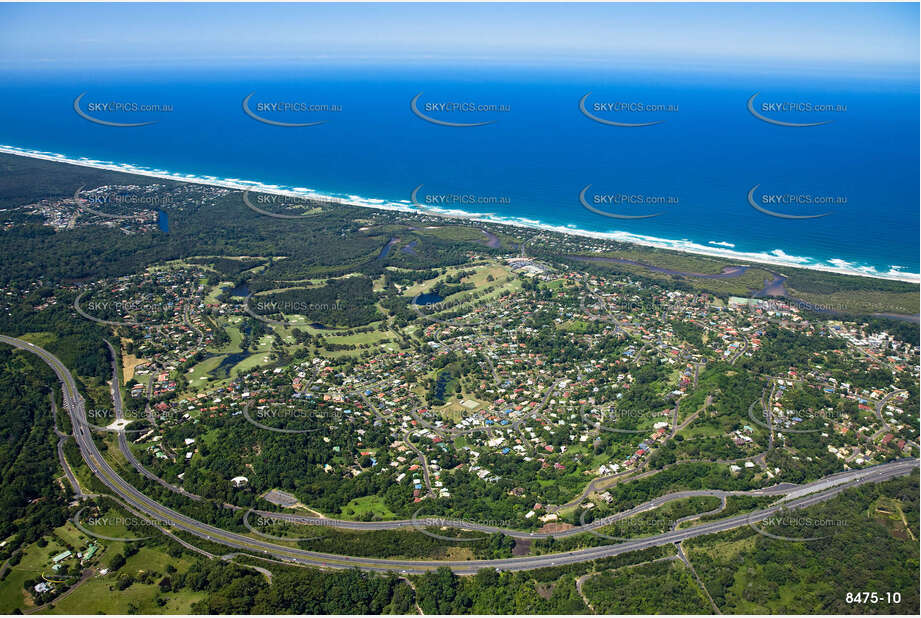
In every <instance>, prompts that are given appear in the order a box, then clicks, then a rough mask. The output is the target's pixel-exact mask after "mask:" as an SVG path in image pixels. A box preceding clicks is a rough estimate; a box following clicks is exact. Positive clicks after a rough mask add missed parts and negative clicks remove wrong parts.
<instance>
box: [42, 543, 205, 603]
mask: <svg viewBox="0 0 921 618" xmlns="http://www.w3.org/2000/svg"><path fill="white" fill-rule="evenodd" d="M113 555H114V554H113ZM108 557H109V558H110V557H111V556H108ZM103 562H105V561H103ZM167 564H172V565H173V566H175V567H176V568H177V570H178V571H180V572H183V571H185V570H187V569H188V568H189V565H190V562H189V561H188V560H187V559H185V558H183V559H179V560H177V559H175V558H172V557H170V556H168V555H167V554H165V553H163V552H162V551H160V550H159V549H155V548H147V547H142V548H141V549H140V550H139V551H138V553H136V554H135V555H133V556H131V557H130V558H128V559H127V561H126V563H125V565H124V566H123V567H122V568H121V569H119V570H118V572H117V573H109V574H107V575H104V576H100V575H96V576H95V577H93V578H91V579H89V580H87V581H86V582H84V583H83V584H82V585H81V586H80V587H79V588H77V590H76V591H74V593H73V594H71V595H70V596H68V597H67V598H66V599H63V600H62V601H60V602H58V603H55V607H54V608H52V609H49V610H46V611H43V612H40V613H46V614H99V613H103V614H188V613H191V610H192V605H193V604H194V603H195V602H196V601H199V600H201V599H203V598H204V597H205V595H206V593H204V592H193V591H190V590H187V589H184V590H181V591H179V592H168V593H165V594H164V593H161V592H160V587H159V585H158V584H157V582H159V581H160V580H161V579H162V578H163V576H164V575H166V565H167ZM145 571H146V572H151V571H156V572H157V573H158V575H157V577H155V578H154V579H153V583H150V584H140V583H134V584H131V586H129V587H128V588H126V589H125V590H118V588H117V587H116V586H115V583H116V579H117V576H118V574H119V573H129V574H131V575H133V576H135V577H136V578H137V577H139V576H140V575H142V574H143V572H145ZM158 598H162V599H164V600H165V601H166V604H165V605H163V606H160V605H158V604H157V599H158Z"/></svg>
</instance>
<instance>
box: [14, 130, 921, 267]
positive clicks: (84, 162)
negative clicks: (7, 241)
mask: <svg viewBox="0 0 921 618" xmlns="http://www.w3.org/2000/svg"><path fill="white" fill-rule="evenodd" d="M0 153H4V154H9V155H14V156H21V157H28V158H32V159H39V160H43V161H51V162H54V163H65V164H70V165H78V166H81V167H89V168H93V169H100V170H106V171H111V172H121V173H126V174H134V175H137V176H146V177H149V178H157V179H160V180H172V181H175V182H186V183H191V184H200V185H210V186H216V187H222V188H225V189H234V190H239V191H245V190H250V191H257V192H260V193H265V194H270V195H280V196H285V197H300V198H310V199H315V200H317V201H326V202H332V203H337V204H342V205H343V206H354V207H359V208H376V209H378V210H392V211H399V212H406V213H417V214H418V213H420V212H423V211H421V210H420V209H418V208H416V207H414V206H413V204H412V202H411V201H409V200H399V201H388V200H383V199H376V198H365V197H362V196H359V195H346V196H335V195H329V194H322V193H317V192H315V191H312V190H310V189H307V188H303V187H282V186H280V185H271V184H265V183H261V182H258V181H253V180H243V179H238V178H218V177H216V176H200V175H196V174H180V173H175V172H169V171H166V170H157V169H150V168H145V167H139V166H135V165H132V164H130V163H115V162H110V161H98V160H95V159H89V158H87V157H80V158H73V157H68V156H66V155H63V154H59V153H53V152H45V151H39V150H29V149H26V148H18V147H16V146H7V145H2V144H0ZM428 210H430V211H435V212H437V214H438V215H441V216H444V217H446V218H455V219H463V220H467V221H477V222H480V223H490V224H495V225H508V226H513V227H519V228H525V229H530V230H538V231H544V232H555V233H560V234H567V235H570V236H578V237H582V238H592V239H595V240H607V241H615V242H622V243H627V244H633V245H638V246H642V247H648V248H655V249H664V250H669V251H676V252H679V253H687V254H692V255H702V256H706V257H715V258H720V259H724V260H732V261H734V262H750V263H752V264H762V265H765V266H772V267H786V268H802V269H805V270H814V271H819V272H827V273H832V274H837V275H849V276H854V277H867V278H871V279H882V280H885V281H901V282H904V283H913V284H921V273H910V272H902V271H900V270H896V269H894V268H892V267H890V268H892V269H891V270H890V271H889V272H888V273H881V272H879V271H877V270H876V268H874V267H869V266H854V265H853V263H851V262H847V261H845V260H841V259H832V260H828V262H830V264H821V263H820V264H815V263H806V262H810V261H813V260H812V259H811V258H805V257H798V256H792V255H788V254H786V253H784V252H783V251H782V250H779V249H775V250H773V251H770V252H769V253H758V252H745V251H735V250H734V248H728V246H729V245H731V243H728V242H724V241H708V244H709V245H710V246H706V245H701V244H698V243H694V242H691V241H688V240H671V239H665V238H657V237H653V236H644V235H641V234H633V233H630V232H594V231H591V230H583V229H579V228H575V227H568V226H565V225H551V224H548V223H544V222H542V221H537V220H533V219H526V218H520V217H501V216H496V215H483V214H482V213H478V214H472V213H468V212H466V211H462V210H451V209H428ZM429 214H431V212H430V213H429ZM836 262H837V264H836ZM870 270H872V271H873V272H869V271H870Z"/></svg>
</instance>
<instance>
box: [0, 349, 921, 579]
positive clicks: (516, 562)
mask: <svg viewBox="0 0 921 618" xmlns="http://www.w3.org/2000/svg"><path fill="white" fill-rule="evenodd" d="M0 342H2V343H6V344H8V345H11V346H13V347H16V348H19V349H21V350H25V351H28V352H31V353H33V354H36V355H37V356H39V357H40V358H41V359H42V360H43V361H44V362H45V363H47V364H48V365H49V366H50V367H51V369H52V370H53V371H54V372H55V374H56V375H57V376H58V379H59V380H60V381H61V384H62V392H63V396H64V404H65V407H66V409H67V411H68V413H69V414H70V417H71V421H72V424H73V428H74V438H75V439H76V441H77V445H78V446H79V448H80V453H81V455H82V457H83V459H84V461H85V462H86V464H87V465H88V466H89V468H90V470H91V471H92V472H93V474H95V475H96V476H97V477H98V478H99V479H100V481H101V482H102V483H103V484H105V485H106V486H107V487H108V488H109V489H111V490H112V492H114V494H115V495H116V496H117V497H118V498H120V499H122V500H124V501H125V502H126V503H127V504H128V505H130V507H131V508H133V509H135V510H137V511H140V512H142V513H143V514H144V515H145V516H147V517H149V518H150V519H151V520H152V522H153V523H155V524H159V525H162V526H164V527H167V526H168V527H170V528H173V529H176V530H182V531H185V532H187V533H190V534H192V535H194V536H197V537H199V538H202V539H205V540H208V541H212V542H215V543H220V544H222V545H226V546H228V547H231V548H234V549H237V550H241V551H249V552H253V553H255V554H256V555H264V556H269V557H272V558H277V559H280V560H285V561H288V562H293V563H297V564H304V565H310V566H314V567H326V568H351V567H358V568H360V569H363V570H367V571H379V572H387V571H400V572H405V573H424V572H428V571H431V570H433V569H436V568H438V567H442V566H447V567H449V568H451V569H452V570H453V571H455V572H456V573H458V574H474V573H476V572H477V571H479V570H480V569H483V568H494V569H499V570H507V571H520V570H528V569H537V568H543V567H548V566H560V565H564V564H573V563H580V562H587V561H591V560H596V559H599V558H606V557H610V556H616V555H619V554H623V553H627V552H631V551H636V550H641V549H647V548H649V547H656V546H661V545H667V544H671V543H680V542H681V541H683V540H686V539H689V538H693V537H697V536H701V535H707V534H713V533H716V532H722V531H725V530H731V529H734V528H740V527H743V526H747V525H750V523H752V522H759V521H763V520H764V519H767V518H769V517H771V516H772V515H774V514H775V513H777V512H778V511H780V510H781V509H782V508H787V509H799V508H805V507H808V506H811V505H813V504H818V503H820V502H822V501H824V500H828V499H829V498H832V497H833V496H835V495H837V494H838V493H840V492H841V491H843V490H845V489H847V488H849V487H853V486H855V485H859V484H862V483H867V482H879V481H884V480H887V479H891V478H895V477H899V476H903V475H906V474H910V473H911V472H912V471H914V470H915V469H917V468H918V463H919V462H918V460H916V459H909V460H898V461H893V462H890V463H887V464H883V465H880V466H875V467H872V468H865V469H861V470H849V471H847V472H842V473H838V474H835V475H832V476H830V477H826V478H825V479H821V480H820V481H817V482H816V483H811V484H809V485H804V486H801V487H797V488H796V489H795V490H794V491H792V492H791V491H787V490H788V489H789V487H788V486H778V488H776V490H778V491H781V492H782V493H784V495H785V499H784V501H783V502H782V503H781V504H775V505H772V506H769V507H767V508H764V509H761V510H758V511H754V512H751V513H747V514H741V515H736V516H733V517H729V518H726V519H722V520H718V521H712V522H707V523H704V524H701V525H698V526H695V527H692V528H687V529H682V530H671V531H668V532H665V533H662V534H657V535H654V536H650V537H644V538H639V539H632V540H630V541H625V542H623V543H619V544H617V545H603V546H599V547H590V548H586V549H579V550H574V551H569V552H563V553H556V554H547V555H541V556H522V557H516V558H503V559H496V560H440V561H435V560H430V561H427V560H399V559H380V558H365V557H354V556H343V555H337V554H330V553H323V552H314V551H307V550H302V549H295V548H291V547H286V546H284V545H279V544H276V543H270V542H266V541H263V540H259V539H254V538H251V537H248V536H245V535H242V534H238V533H235V532H229V531H226V530H222V529H220V528H217V527H215V526H212V525H210V524H206V523H203V522H200V521H198V520H196V519H193V518H192V517H189V516H187V515H184V514H183V513H180V512H178V511H175V510H173V509H170V508H168V507H166V506H163V505H161V504H159V503H157V502H156V501H154V500H153V499H151V498H150V497H148V496H146V495H145V494H143V493H142V492H140V491H139V490H138V489H136V488H135V487H133V486H132V485H131V484H130V483H128V482H126V481H125V480H124V479H123V478H122V477H121V476H120V475H119V474H118V473H117V472H116V471H115V470H114V469H113V468H112V467H111V466H110V465H109V463H108V462H107V461H106V460H105V458H104V457H103V456H102V454H101V453H100V451H99V449H98V447H97V446H96V443H95V442H94V441H93V438H92V435H91V429H90V427H89V425H88V423H87V419H86V409H85V401H84V399H83V397H82V396H81V395H80V393H79V392H78V390H77V385H76V382H75V380H74V378H73V375H72V374H71V373H70V371H69V370H68V369H67V367H65V366H64V364H63V363H62V362H61V361H60V360H59V359H58V358H57V357H56V356H54V355H52V354H51V353H50V352H48V351H47V350H45V349H43V348H40V347H38V346H36V345H34V344H32V343H29V342H27V341H23V340H22V339H16V338H13V337H8V336H5V335H0ZM794 487H795V486H794ZM758 491H760V492H762V495H768V494H767V492H769V491H771V490H770V489H765V490H756V491H753V492H752V494H754V495H758ZM663 498H664V497H663ZM356 523H357V522H356ZM381 523H386V522H366V526H365V529H375V526H378V525H380V524H381ZM326 525H329V524H328V521H327V524H326Z"/></svg>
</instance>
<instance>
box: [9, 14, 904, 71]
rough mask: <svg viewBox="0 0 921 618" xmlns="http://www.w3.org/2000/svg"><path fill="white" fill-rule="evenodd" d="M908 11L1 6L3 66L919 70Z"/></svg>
mask: <svg viewBox="0 0 921 618" xmlns="http://www.w3.org/2000/svg"><path fill="white" fill-rule="evenodd" d="M918 17H919V7H918V5H917V4H844V3H842V4H825V3H822V4H758V5H751V4H747V5H746V4H709V5H703V4H609V5H597V4H581V5H573V4H531V5H522V4H427V5H420V4H402V5H400V4H337V5H322V4H306V5H304V4H301V5H291V4H273V5H267V4H223V5H214V4H158V5H153V4H0V68H14V67H24V66H26V65H33V66H35V65H36V64H38V63H40V64H42V65H44V66H56V65H67V64H75V63H76V64H86V65H91V64H94V63H98V64H105V65H107V66H109V65H119V64H126V65H131V64H137V63H145V64H146V63H154V64H160V65H169V64H175V63H188V62H192V63H199V64H200V63H206V64H207V63H215V64H224V65H227V64H234V63H247V62H263V61H269V62H273V61H284V62H291V61H295V62H297V61H305V62H307V61H312V62H315V61H317V60H320V59H326V60H327V61H339V60H343V61H348V60H349V59H353V60H354V59H359V58H364V59H368V58H377V59H382V60H399V59H405V58H414V59H416V60H419V59H425V58H432V59H435V58H447V59H452V60H464V59H473V58H485V59H489V60H492V61H499V62H503V61H509V62H511V61H518V60H522V59H532V60H535V59H541V58H564V57H565V58H570V59H575V58H586V59H591V58H594V59H596V60H597V59H599V58H601V59H604V58H609V57H617V58H621V59H623V58H625V57H629V58H635V59H638V60H642V59H646V60H649V61H659V62H662V61H669V60H671V59H681V60H683V61H688V60H693V59H701V60H721V61H734V62H765V61H768V62H772V63H780V64H784V63H812V64H823V63H831V64H842V63H843V64H852V63H859V64H888V65H902V66H905V65H916V64H917V63H918V45H919V40H918Z"/></svg>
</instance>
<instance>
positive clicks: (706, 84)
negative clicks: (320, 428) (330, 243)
mask: <svg viewBox="0 0 921 618" xmlns="http://www.w3.org/2000/svg"><path fill="white" fill-rule="evenodd" d="M0 83H2V86H0V92H2V94H3V96H2V97H0V144H2V145H7V146H15V147H20V148H27V149H35V150H41V151H46V152H55V153H61V154H64V155H66V156H68V157H74V158H76V157H88V158H91V159H99V160H104V161H112V162H119V163H130V164H134V165H138V166H144V167H148V168H153V169H162V170H168V171H170V172H174V173H184V174H195V175H199V176H215V177H219V178H232V179H246V180H255V181H259V182H262V183H266V184H271V185H280V186H285V187H302V188H309V189H311V190H314V191H318V192H321V193H327V194H331V195H337V196H361V197H362V198H373V199H381V200H386V201H388V202H406V201H408V200H409V199H410V195H411V194H412V192H413V190H414V189H415V188H417V187H419V185H422V188H421V189H419V191H418V192H417V198H418V200H419V201H424V200H425V199H426V197H428V198H432V197H433V196H441V195H465V196H472V197H473V198H475V199H480V198H482V199H485V200H486V201H487V202H489V203H487V204H465V205H459V204H451V205H450V207H452V208H460V209H463V210H467V211H470V212H477V213H481V214H490V215H493V216H494V217H496V218H499V219H504V220H519V221H520V220H523V221H529V222H539V223H541V224H545V225H548V226H558V227H560V228H566V227H568V228H578V229H582V230H589V231H593V232H626V233H628V234H630V235H634V236H635V237H644V238H646V239H647V240H652V239H662V240H670V241H683V242H677V243H671V244H672V246H676V247H681V246H689V247H690V246H692V245H693V246H695V247H697V248H698V249H703V248H706V249H712V250H718V249H721V248H722V249H727V250H731V251H734V252H738V253H739V254H740V255H739V256H738V259H739V261H742V262H745V261H748V259H753V254H758V255H765V256H773V257H775V258H776V257H781V258H787V259H789V260H790V263H791V264H793V263H800V264H803V265H812V266H829V265H832V266H838V267H841V268H844V269H847V270H851V271H862V272H865V273H869V274H885V273H889V272H890V271H891V270H892V268H893V267H901V270H902V271H903V272H906V273H918V272H919V270H921V269H919V238H918V230H919V191H918V168H919V156H918V147H917V136H918V130H919V125H918V106H919V90H918V80H917V76H916V75H914V76H911V77H905V76H904V75H885V74H878V73H877V72H874V71H870V70H867V71H864V72H854V73H853V74H843V73H841V72H837V73H821V72H816V73H809V74H807V73H805V72H803V73H800V74H784V73H780V72H768V71H754V70H749V71H747V72H745V71H740V70H737V71H734V72H729V71H725V72H715V71H703V70H701V71H697V72H694V71H681V72H679V71H667V70H657V71H650V70H643V71H640V70H630V69H625V68H618V67H613V66H608V65H603V64H597V65H587V66H581V67H579V68H572V69H562V68H550V67H547V68H538V67H514V68H513V67H504V68H488V69H486V68H471V67H462V66H442V67H438V68H432V67H421V66H403V67H399V68H397V67H387V66H365V67H354V66H353V67H326V68H304V69H297V70H295V69H271V70H268V69H264V68H260V69H254V68H250V69H238V70H233V71H231V70H219V69H209V70H204V69H187V70H182V71H176V72H166V71H153V72H152V71H146V70H145V71H140V70H138V71H123V72H119V73H113V72H109V73H106V74H104V75H102V76H98V75H95V74H91V73H80V72H76V71H72V72H55V73H52V72H38V73H33V74H28V75H26V74H21V73H7V74H0ZM82 92H86V93H87V94H86V95H85V96H84V98H83V100H82V101H81V103H82V107H81V109H84V110H87V109H88V105H89V104H91V103H94V102H96V103H98V102H104V101H123V102H138V103H160V104H167V105H171V106H172V108H173V111H171V112H157V113H153V112H148V113H142V112H134V113H116V114H113V113H109V112H104V111H98V112H89V113H91V114H94V115H95V117H99V118H104V119H107V120H111V121H118V122H137V121H146V120H158V121H159V122H157V123H156V124H153V125H149V126H144V127H133V128H122V127H109V126H100V125H98V124H94V123H92V122H89V121H87V120H85V119H84V118H81V117H80V116H78V115H77V114H76V113H75V111H74V109H73V104H74V99H75V97H76V96H77V95H79V94H80V93H82ZM253 92H254V93H255V94H254V96H253V98H252V99H251V103H250V105H251V108H255V106H256V105H257V103H259V102H274V101H287V102H309V103H313V104H328V105H334V106H338V107H340V108H341V111H330V112H309V113H272V112H270V111H265V112H263V113H262V114H261V115H262V116H263V117H265V118H268V119H274V120H278V121H283V122H310V121H318V120H324V121H325V122H324V123H323V124H320V125H317V126H310V127H296V128H290V127H278V126H271V125H268V124H263V123H261V122H258V121H256V120H253V119H252V118H250V117H248V116H247V115H246V114H244V113H243V110H242V107H241V103H242V100H243V99H244V97H246V96H247V95H248V94H250V93H253ZM420 92H421V93H423V94H422V96H421V97H420V99H419V103H418V104H419V107H420V108H422V109H425V104H426V103H435V102H473V103H476V104H494V105H498V106H502V107H503V108H505V109H507V110H508V111H489V112H450V113H449V112H439V111H437V110H434V111H430V112H426V113H428V114H429V115H430V116H432V117H434V118H436V119H441V120H446V121H451V122H482V121H493V122H492V123H491V124H488V125H485V126H476V127H448V126H441V125H437V124H432V123H429V122H426V121H424V120H422V119H420V118H418V117H417V116H416V115H414V114H413V113H412V111H411V109H410V101H411V100H412V99H413V97H415V96H416V95H417V94H419V93H420ZM588 92H591V93H592V94H591V96H590V97H589V99H588V103H587V104H588V105H589V108H590V109H592V105H593V104H594V103H596V102H643V103H649V104H661V105H666V106H668V105H670V106H677V111H662V112H642V113H630V112H603V111H601V112H598V113H597V115H599V116H600V117H603V118H606V119H614V120H617V121H624V122H647V121H655V120H664V121H665V122H663V123H661V124H657V125H654V126H647V127H631V128H625V127H614V126H608V125H605V124H601V123H598V122H594V121H592V120H590V119H588V118H587V117H586V116H584V115H583V114H582V113H581V112H580V111H579V107H578V103H579V100H580V99H581V98H582V97H583V95H585V94H586V93H588ZM756 92H760V95H759V96H758V99H757V101H758V103H759V104H760V103H761V102H817V103H827V104H832V105H845V106H846V111H838V112H812V113H785V112H777V113H772V115H773V116H774V117H776V118H780V119H783V120H785V121H792V122H814V121H824V120H832V122H831V123H829V124H826V125H823V126H816V127H806V128H791V127H782V126H777V125H773V124H769V123H766V122H762V121H760V120H758V119H756V118H755V117H753V116H752V114H750V113H749V111H748V110H747V109H746V102H747V100H748V99H749V97H751V96H752V95H753V94H754V93H756ZM765 113H766V114H767V113H769V112H765ZM589 184H590V185H592V186H591V188H590V189H589V190H588V192H587V193H586V196H587V199H588V200H589V201H590V202H591V203H594V202H592V200H593V198H594V196H596V195H621V194H627V195H634V196H637V195H642V196H644V197H652V198H656V199H665V200H667V202H666V203H665V204H664V205H662V206H637V205H631V206H611V205H608V204H604V203H598V204H595V205H596V207H597V208H598V209H601V210H603V211H605V212H611V213H615V214H634V215H635V214H653V213H658V212H661V213H662V214H661V215H659V216H657V217H654V218H647V219H636V220H625V219H615V218H609V217H605V216H601V215H599V214H596V213H593V212H590V211H589V210H587V209H586V208H584V207H583V206H582V205H581V203H580V201H579V194H580V191H582V190H583V188H585V187H586V186H587V185H589ZM755 185H759V188H758V190H757V193H756V199H760V196H761V194H771V195H773V194H778V195H779V194H790V193H794V194H798V195H814V196H818V195H821V196H833V197H837V198H842V197H843V198H845V199H846V203H835V204H832V205H831V206H829V207H828V208H819V207H815V206H804V205H799V206H783V205H776V204H774V205H770V204H768V206H767V207H768V208H770V209H773V210H774V211H777V212H781V213H787V214H790V213H794V214H803V213H806V214H816V213H823V212H831V214H830V215H828V216H825V217H822V218H818V219H808V220H790V219H784V218H776V217H772V216H768V215H766V214H763V213H762V212H758V211H757V210H755V209H754V208H752V207H751V206H750V205H749V203H748V200H747V195H748V192H749V191H750V190H751V189H752V188H753V187H754V186H755ZM759 203H762V202H759ZM254 216H257V215H255V213H254ZM746 254H747V255H746Z"/></svg>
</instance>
